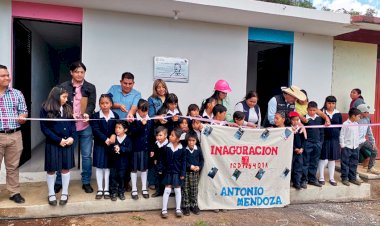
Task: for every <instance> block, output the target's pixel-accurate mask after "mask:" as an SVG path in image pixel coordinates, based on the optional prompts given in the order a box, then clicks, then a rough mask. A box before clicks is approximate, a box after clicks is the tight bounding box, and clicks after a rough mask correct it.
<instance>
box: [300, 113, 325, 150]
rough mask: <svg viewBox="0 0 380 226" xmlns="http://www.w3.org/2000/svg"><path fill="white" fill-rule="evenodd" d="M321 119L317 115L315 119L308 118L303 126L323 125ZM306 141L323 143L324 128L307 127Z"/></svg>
mask: <svg viewBox="0 0 380 226" xmlns="http://www.w3.org/2000/svg"><path fill="white" fill-rule="evenodd" d="M323 124H324V122H323V119H322V118H321V117H319V116H317V117H316V118H315V119H311V118H310V119H309V120H308V122H307V123H305V126H315V125H323ZM306 133H307V140H306V141H307V142H312V143H321V144H322V143H323V140H324V128H307V129H306Z"/></svg>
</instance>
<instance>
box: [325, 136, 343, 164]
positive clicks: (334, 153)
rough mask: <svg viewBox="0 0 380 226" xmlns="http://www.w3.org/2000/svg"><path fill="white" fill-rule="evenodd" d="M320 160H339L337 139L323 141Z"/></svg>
mask: <svg viewBox="0 0 380 226" xmlns="http://www.w3.org/2000/svg"><path fill="white" fill-rule="evenodd" d="M320 159H322V160H325V159H328V160H338V159H340V144H339V139H331V140H325V141H324V142H323V145H322V150H321V157H320Z"/></svg>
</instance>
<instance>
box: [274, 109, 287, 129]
mask: <svg viewBox="0 0 380 226" xmlns="http://www.w3.org/2000/svg"><path fill="white" fill-rule="evenodd" d="M273 120H274V125H275V128H281V127H285V122H286V117H285V113H284V112H281V111H278V112H276V114H275V115H274V118H273Z"/></svg>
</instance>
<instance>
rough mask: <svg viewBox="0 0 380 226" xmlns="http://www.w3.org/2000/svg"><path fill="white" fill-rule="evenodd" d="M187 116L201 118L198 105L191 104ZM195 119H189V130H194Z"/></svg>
mask: <svg viewBox="0 0 380 226" xmlns="http://www.w3.org/2000/svg"><path fill="white" fill-rule="evenodd" d="M186 115H187V116H190V117H197V118H198V117H200V116H199V107H198V105H196V104H190V105H189V106H188V107H187V114H186ZM193 121H194V120H193V119H188V120H187V122H188V124H189V130H193Z"/></svg>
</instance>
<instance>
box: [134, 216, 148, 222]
mask: <svg viewBox="0 0 380 226" xmlns="http://www.w3.org/2000/svg"><path fill="white" fill-rule="evenodd" d="M131 219H132V220H135V221H145V219H144V218H142V217H140V216H132V217H131Z"/></svg>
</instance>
